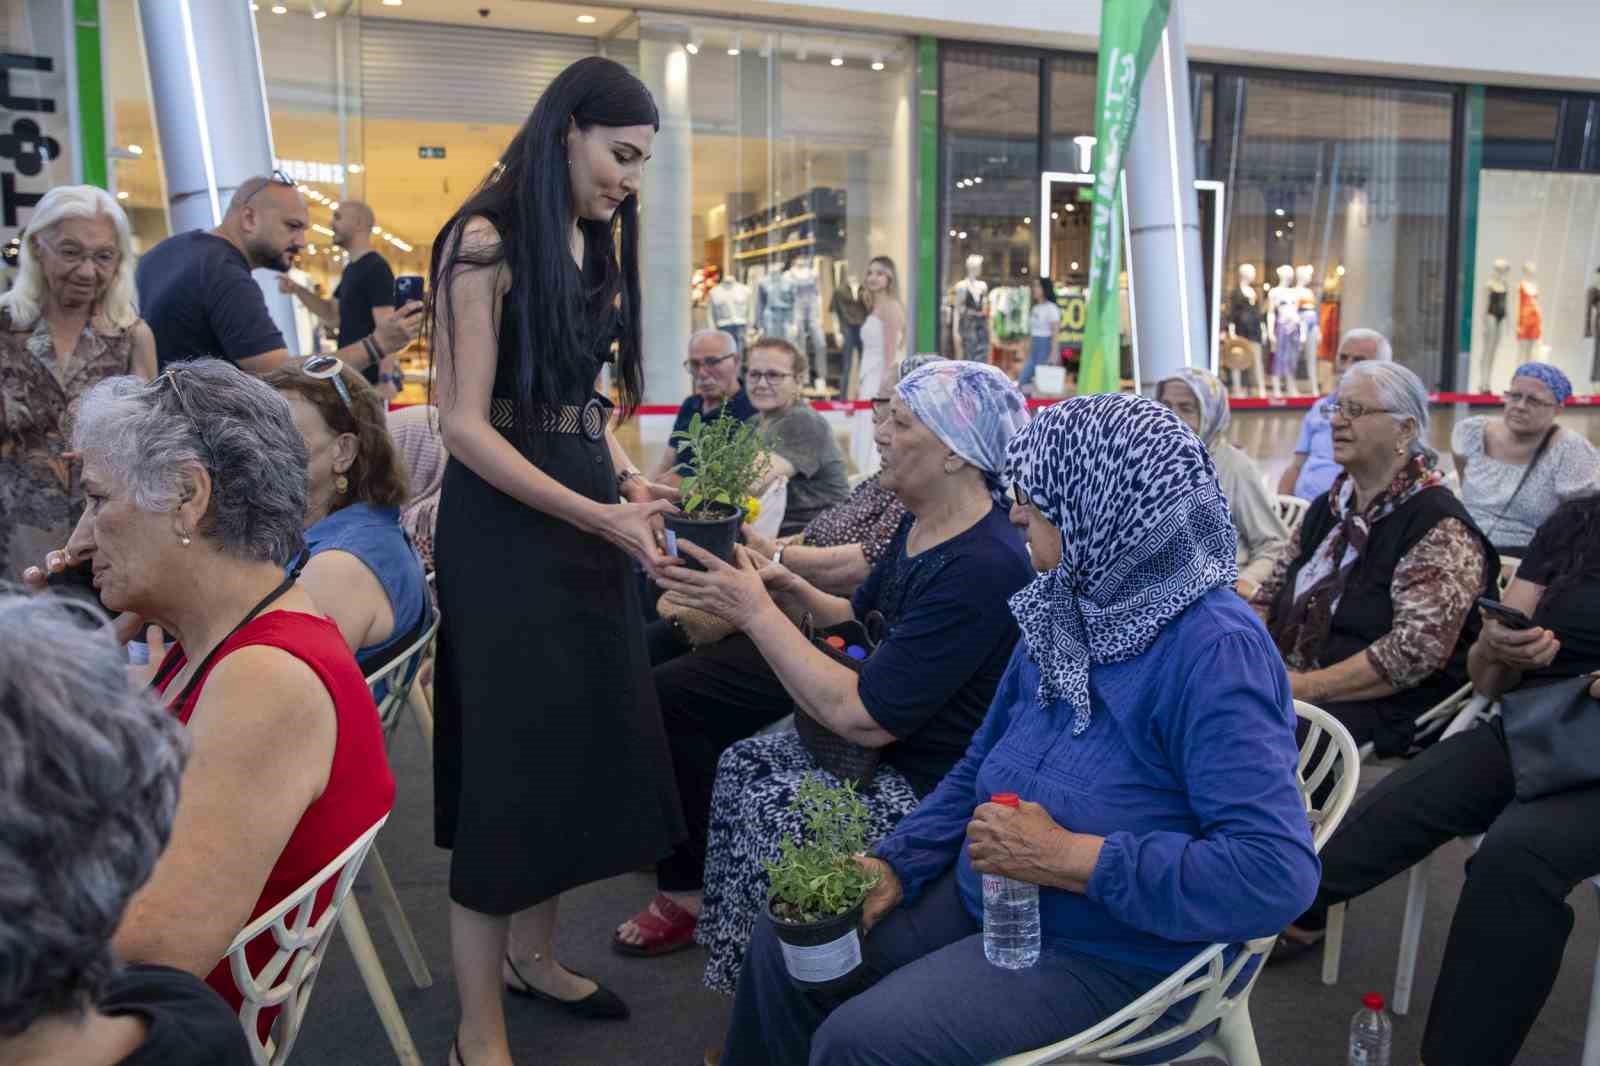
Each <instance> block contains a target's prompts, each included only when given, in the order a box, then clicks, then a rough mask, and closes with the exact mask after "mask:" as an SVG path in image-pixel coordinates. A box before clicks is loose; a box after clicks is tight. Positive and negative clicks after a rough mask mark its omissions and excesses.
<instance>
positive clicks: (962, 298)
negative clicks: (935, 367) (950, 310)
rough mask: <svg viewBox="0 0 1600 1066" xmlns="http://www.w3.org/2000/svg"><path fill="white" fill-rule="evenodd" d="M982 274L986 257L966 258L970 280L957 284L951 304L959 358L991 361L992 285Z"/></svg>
mask: <svg viewBox="0 0 1600 1066" xmlns="http://www.w3.org/2000/svg"><path fill="white" fill-rule="evenodd" d="M982 272H983V256H981V255H969V256H967V276H966V277H964V278H962V279H961V280H960V281H958V282H956V287H955V292H954V293H953V294H952V302H953V303H954V304H955V318H956V338H957V341H958V343H957V345H956V358H957V359H968V360H976V361H978V362H984V363H986V362H988V361H989V283H988V282H987V281H984V280H983V279H982V278H980V277H979V276H978V275H979V274H980V273H982Z"/></svg>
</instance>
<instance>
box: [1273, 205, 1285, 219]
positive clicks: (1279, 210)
mask: <svg viewBox="0 0 1600 1066" xmlns="http://www.w3.org/2000/svg"><path fill="white" fill-rule="evenodd" d="M1272 213H1273V214H1275V215H1277V216H1278V217H1279V218H1282V217H1283V208H1281V207H1274V208H1273V209H1272Z"/></svg>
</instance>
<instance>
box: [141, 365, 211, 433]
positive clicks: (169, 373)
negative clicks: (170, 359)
mask: <svg viewBox="0 0 1600 1066" xmlns="http://www.w3.org/2000/svg"><path fill="white" fill-rule="evenodd" d="M180 373H182V368H181V367H169V368H168V369H166V370H163V371H162V372H161V373H160V374H158V375H157V376H156V379H155V380H154V381H152V382H151V383H150V387H151V388H152V389H159V388H160V387H161V386H163V385H168V386H171V388H172V395H173V396H175V397H176V398H177V400H178V407H179V408H180V409H181V410H182V411H183V417H185V418H187V419H188V420H189V421H190V422H191V423H193V424H195V425H196V426H198V425H199V420H198V419H196V418H195V417H194V412H193V411H191V410H189V401H188V400H186V399H184V396H183V389H182V388H180V387H179V385H178V376H179V374H180Z"/></svg>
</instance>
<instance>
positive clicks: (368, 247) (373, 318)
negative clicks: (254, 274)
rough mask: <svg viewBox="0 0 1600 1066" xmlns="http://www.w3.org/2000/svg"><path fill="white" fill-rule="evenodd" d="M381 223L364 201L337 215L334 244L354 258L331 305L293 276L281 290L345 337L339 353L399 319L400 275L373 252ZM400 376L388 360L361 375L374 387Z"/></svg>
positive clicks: (344, 207)
mask: <svg viewBox="0 0 1600 1066" xmlns="http://www.w3.org/2000/svg"><path fill="white" fill-rule="evenodd" d="M375 225H377V221H376V219H375V217H374V216H373V214H372V208H370V207H368V206H367V205H366V204H364V203H362V202H361V201H360V200H346V201H344V202H343V203H341V204H339V205H338V206H337V207H335V208H334V209H333V243H334V244H336V245H338V246H339V247H340V248H343V249H344V250H345V252H346V253H347V254H348V255H349V257H350V258H349V261H348V262H346V264H345V268H344V275H343V276H342V277H341V278H340V279H339V287H338V288H336V289H334V290H333V299H332V300H329V299H326V298H324V297H322V296H319V295H318V294H317V293H315V292H313V291H312V290H310V289H308V288H306V287H305V286H304V285H299V284H296V283H295V282H294V281H293V280H292V279H290V278H289V277H288V276H287V275H285V276H284V277H281V278H279V279H278V288H279V289H281V290H282V291H284V292H288V293H293V294H294V295H295V296H296V297H297V298H298V299H299V300H300V302H301V303H303V304H305V305H306V307H307V308H309V309H310V311H311V313H312V314H314V315H316V316H317V317H318V318H320V319H322V321H323V323H324V324H325V325H329V326H334V327H336V328H337V329H338V331H339V347H340V348H344V347H347V346H349V345H352V344H357V343H360V341H361V338H362V337H365V336H366V335H367V334H369V333H371V332H372V331H373V330H374V329H376V328H377V326H378V324H379V323H381V322H384V321H385V320H387V319H388V318H389V316H391V315H393V314H394V271H392V270H390V269H389V264H388V263H387V262H386V261H385V260H384V258H383V256H382V255H380V254H378V252H377V250H376V249H374V248H373V247H372V229H373V227H374V226H375ZM398 370H399V366H398V364H397V362H396V361H395V360H394V359H392V358H389V357H385V358H384V360H383V362H382V363H381V364H372V363H368V364H367V365H366V366H364V367H362V368H361V373H362V374H363V375H364V376H365V377H366V379H367V380H368V381H370V382H372V384H374V385H376V384H378V381H379V378H380V376H382V377H387V376H389V375H392V374H394V373H395V372H396V371H398Z"/></svg>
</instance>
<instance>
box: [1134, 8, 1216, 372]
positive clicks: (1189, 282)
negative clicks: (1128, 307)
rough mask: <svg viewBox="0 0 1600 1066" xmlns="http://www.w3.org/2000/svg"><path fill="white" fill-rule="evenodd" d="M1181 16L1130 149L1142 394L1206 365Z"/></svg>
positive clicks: (1164, 40) (1143, 96)
mask: <svg viewBox="0 0 1600 1066" xmlns="http://www.w3.org/2000/svg"><path fill="white" fill-rule="evenodd" d="M1181 8H1182V0H1178V2H1175V3H1173V5H1172V15H1171V17H1170V19H1169V20H1168V22H1167V28H1166V32H1164V33H1163V34H1162V35H1161V43H1160V44H1159V45H1157V47H1156V51H1155V55H1154V56H1152V57H1151V60H1150V69H1149V70H1148V71H1147V72H1146V73H1145V78H1144V84H1143V86H1142V87H1141V89H1140V95H1139V119H1138V121H1137V123H1135V125H1134V129H1133V138H1132V140H1131V142H1130V143H1129V145H1128V163H1127V166H1128V178H1127V181H1128V185H1127V192H1128V229H1129V243H1130V246H1131V247H1130V254H1131V256H1132V259H1133V285H1134V297H1135V304H1136V308H1135V310H1136V316H1137V321H1136V323H1135V325H1136V327H1137V329H1138V333H1139V352H1138V360H1139V378H1140V384H1141V385H1142V387H1143V389H1144V391H1145V392H1146V393H1153V392H1154V391H1155V386H1156V382H1158V381H1160V380H1161V379H1162V378H1165V377H1169V376H1171V375H1172V374H1173V373H1174V372H1176V371H1177V370H1178V369H1180V368H1182V367H1185V366H1194V367H1201V368H1206V369H1209V367H1210V363H1211V348H1210V344H1209V342H1208V338H1207V337H1206V328H1207V327H1206V322H1207V320H1208V318H1209V316H1208V315H1207V314H1206V305H1205V284H1204V281H1203V278H1202V272H1203V271H1204V269H1205V261H1204V260H1203V259H1202V258H1201V255H1200V205H1199V201H1198V199H1197V198H1196V196H1195V191H1194V125H1193V120H1192V119H1191V118H1190V113H1191V112H1190V103H1189V60H1188V58H1187V55H1186V54H1185V52H1184V46H1183V20H1182V16H1181Z"/></svg>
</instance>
